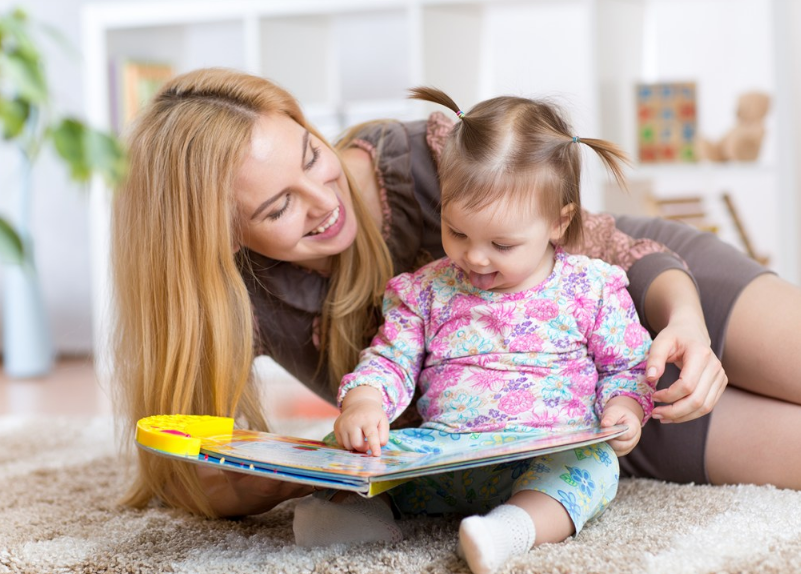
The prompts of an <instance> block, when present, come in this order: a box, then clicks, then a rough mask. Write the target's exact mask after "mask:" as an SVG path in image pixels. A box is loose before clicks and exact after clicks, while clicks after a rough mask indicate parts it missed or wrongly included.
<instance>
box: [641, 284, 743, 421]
mask: <svg viewBox="0 0 801 574" xmlns="http://www.w3.org/2000/svg"><path fill="white" fill-rule="evenodd" d="M645 314H646V316H647V318H648V323H649V324H650V325H651V327H652V328H653V329H654V331H656V332H657V333H658V334H657V336H656V337H655V338H654V342H653V344H652V345H651V353H650V355H649V357H648V367H647V370H646V374H647V376H648V379H649V380H651V381H656V380H657V379H659V377H661V376H662V374H663V373H664V372H665V365H666V364H667V363H674V364H675V365H676V366H678V367H679V369H681V375H680V377H679V379H678V380H676V382H674V383H673V384H672V385H670V387H668V388H667V389H662V390H659V391H657V392H656V393H654V401H656V402H660V403H668V404H666V405H664V406H659V407H657V408H655V409H654V412H653V415H652V416H653V418H654V419H656V420H660V421H661V422H663V423H679V422H685V421H690V420H693V419H695V418H698V417H700V416H703V415H705V414H707V413H709V412H710V411H711V410H712V407H714V406H715V404H717V402H718V399H720V396H721V395H722V394H723V391H724V390H725V388H726V384H727V383H728V379H727V377H726V373H725V372H724V371H723V365H721V363H720V360H719V359H718V358H717V357H716V356H715V353H713V352H712V349H711V348H710V343H711V341H710V339H709V331H707V328H706V323H705V322H704V314H703V311H702V309H701V301H700V300H699V298H698V292H697V291H696V289H695V284H694V283H693V282H692V280H691V279H690V277H689V276H688V275H687V274H686V273H684V272H683V271H679V270H676V269H671V270H669V271H665V272H664V273H662V274H661V275H659V276H658V277H657V278H656V279H654V281H653V282H652V283H651V286H650V287H649V288H648V292H647V294H646V298H645Z"/></svg>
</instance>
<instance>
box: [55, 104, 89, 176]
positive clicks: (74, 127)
mask: <svg viewBox="0 0 801 574" xmlns="http://www.w3.org/2000/svg"><path fill="white" fill-rule="evenodd" d="M51 135H52V137H53V145H54V146H55V148H56V151H57V152H58V155H60V156H61V158H62V159H63V160H64V161H66V162H67V165H68V166H69V169H70V177H72V178H73V179H74V180H76V181H86V180H87V179H89V177H90V176H91V175H92V170H91V168H90V167H89V163H88V161H87V158H86V146H85V144H84V139H85V137H86V127H85V126H84V125H83V124H82V123H81V122H79V121H78V120H75V119H72V118H67V119H64V120H61V122H60V123H59V124H58V125H57V126H56V127H55V128H54V129H53V130H52V132H51Z"/></svg>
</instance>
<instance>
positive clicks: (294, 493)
mask: <svg viewBox="0 0 801 574" xmlns="http://www.w3.org/2000/svg"><path fill="white" fill-rule="evenodd" d="M196 472H197V475H198V478H199V479H200V483H201V485H202V487H203V490H204V492H205V493H206V497H207V499H208V502H209V504H210V505H211V508H212V510H213V511H214V513H215V514H216V515H217V516H220V517H228V518H230V517H235V516H247V515H251V514H261V513H262V512H267V511H268V510H271V509H273V508H274V507H275V506H277V505H278V504H280V503H282V502H284V501H285V500H289V499H290V498H299V497H301V496H306V495H307V494H311V493H312V492H313V490H314V489H313V488H312V487H311V486H306V485H303V484H296V483H293V482H285V481H283V480H274V479H272V478H264V477H261V476H255V475H252V474H243V473H241V472H230V471H226V470H218V469H215V468H208V467H202V466H200V467H198V468H197V470H196ZM185 502H187V503H188V504H190V505H192V503H191V501H190V500H188V499H185Z"/></svg>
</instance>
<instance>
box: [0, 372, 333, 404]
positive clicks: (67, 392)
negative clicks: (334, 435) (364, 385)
mask: <svg viewBox="0 0 801 574" xmlns="http://www.w3.org/2000/svg"><path fill="white" fill-rule="evenodd" d="M260 361H261V359H260ZM261 364H262V366H261V368H260V371H259V372H260V374H261V375H263V376H265V377H264V378H265V380H267V381H268V383H266V385H268V393H269V397H270V398H271V406H272V408H271V409H270V412H271V416H273V417H276V418H327V417H331V416H336V413H337V411H336V409H335V408H334V407H333V406H331V405H329V404H328V403H326V402H325V401H323V400H322V399H320V398H319V397H317V396H316V395H314V394H313V393H312V392H311V391H309V390H308V389H306V388H305V387H304V386H303V385H301V384H300V383H298V382H297V381H296V380H294V379H292V378H291V377H289V376H288V375H286V374H285V373H284V372H283V371H282V370H279V368H278V367H276V366H275V365H274V364H265V363H264V362H263V361H262V362H261ZM0 367H2V365H0ZM111 413H112V407H111V400H110V398H109V393H108V391H107V390H106V389H104V388H102V387H101V385H100V383H99V381H98V378H97V376H96V375H95V370H94V365H93V362H92V359H91V357H65V358H61V359H59V360H58V361H57V362H56V365H55V367H54V369H53V371H52V372H51V373H50V374H49V375H47V376H46V377H41V378H34V379H11V378H9V377H8V376H7V375H6V374H5V372H4V371H2V368H0V416H3V415H10V414H14V415H71V416H106V415H110V414H111Z"/></svg>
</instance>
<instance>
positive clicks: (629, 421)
mask: <svg viewBox="0 0 801 574" xmlns="http://www.w3.org/2000/svg"><path fill="white" fill-rule="evenodd" d="M642 417H643V412H642V407H641V406H640V403H638V402H637V401H635V400H634V399H633V398H631V397H627V396H623V395H620V396H617V397H612V398H611V399H609V401H608V402H607V403H606V406H605V407H604V416H603V418H602V419H601V427H603V428H607V427H611V426H615V425H626V426H627V427H629V430H627V431H626V432H625V433H623V434H622V435H620V436H618V437H615V438H613V439H612V440H610V441H609V446H611V447H612V450H614V451H615V454H616V455H617V456H625V455H627V454H628V453H630V452H631V451H632V450H633V449H634V447H635V446H637V443H638V442H640V435H641V434H642V423H641V422H640V421H642Z"/></svg>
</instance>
